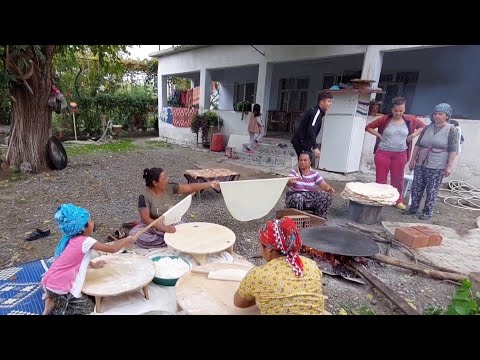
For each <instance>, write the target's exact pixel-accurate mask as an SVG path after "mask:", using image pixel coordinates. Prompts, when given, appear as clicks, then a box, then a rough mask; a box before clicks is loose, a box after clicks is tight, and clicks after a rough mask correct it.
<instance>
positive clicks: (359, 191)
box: [341, 182, 400, 206]
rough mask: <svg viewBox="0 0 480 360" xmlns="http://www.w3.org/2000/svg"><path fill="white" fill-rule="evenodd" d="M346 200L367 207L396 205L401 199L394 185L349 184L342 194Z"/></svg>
mask: <svg viewBox="0 0 480 360" xmlns="http://www.w3.org/2000/svg"><path fill="white" fill-rule="evenodd" d="M341 195H342V197H343V198H344V199H348V200H352V201H355V202H358V203H360V204H365V205H376V206H383V205H395V203H396V201H397V200H398V198H399V197H400V194H399V193H398V190H397V189H395V188H394V187H393V186H392V185H386V184H377V183H361V182H349V183H347V184H346V185H345V190H343V192H342V193H341Z"/></svg>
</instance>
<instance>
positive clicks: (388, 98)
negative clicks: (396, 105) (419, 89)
mask: <svg viewBox="0 0 480 360" xmlns="http://www.w3.org/2000/svg"><path fill="white" fill-rule="evenodd" d="M417 82H418V71H403V72H393V73H388V74H381V75H380V80H379V82H378V87H380V88H382V89H383V90H384V91H385V94H377V96H376V98H375V100H377V101H382V102H383V103H382V105H381V109H380V112H382V113H389V112H390V110H391V108H392V100H393V98H394V97H396V96H402V97H404V98H405V100H407V104H406V106H405V112H406V113H409V112H410V108H411V106H412V101H413V94H414V93H415V87H416V85H417Z"/></svg>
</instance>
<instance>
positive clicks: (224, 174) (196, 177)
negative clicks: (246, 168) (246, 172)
mask: <svg viewBox="0 0 480 360" xmlns="http://www.w3.org/2000/svg"><path fill="white" fill-rule="evenodd" d="M183 176H185V178H186V179H187V182H188V183H189V184H192V183H205V182H209V181H214V180H217V181H236V180H238V179H239V178H240V174H239V173H237V172H234V171H231V170H229V169H223V168H219V169H199V170H185V173H184V174H183ZM215 191H217V192H220V191H219V190H215ZM201 193H202V191H199V192H198V193H197V195H198V196H200V194H201Z"/></svg>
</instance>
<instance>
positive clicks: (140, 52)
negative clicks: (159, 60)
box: [129, 45, 172, 60]
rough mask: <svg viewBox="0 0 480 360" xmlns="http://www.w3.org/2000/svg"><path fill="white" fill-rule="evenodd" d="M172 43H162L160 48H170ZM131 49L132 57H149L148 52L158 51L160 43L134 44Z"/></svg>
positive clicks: (141, 58)
mask: <svg viewBox="0 0 480 360" xmlns="http://www.w3.org/2000/svg"><path fill="white" fill-rule="evenodd" d="M171 46H172V45H160V49H162V50H163V49H168V48H169V47H171ZM129 51H130V54H131V55H130V57H131V58H133V59H140V60H143V59H147V58H148V54H149V53H152V52H154V51H158V45H140V46H134V47H133V48H130V49H129Z"/></svg>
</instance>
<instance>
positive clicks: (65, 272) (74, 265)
mask: <svg viewBox="0 0 480 360" xmlns="http://www.w3.org/2000/svg"><path fill="white" fill-rule="evenodd" d="M55 220H56V222H57V224H58V228H59V229H60V231H61V232H62V234H63V236H62V238H61V239H60V242H59V243H58V246H57V248H56V249H55V261H54V262H53V264H52V266H51V267H50V269H48V271H47V272H46V273H45V275H44V276H43V278H42V282H41V283H42V285H43V288H44V289H45V292H46V296H45V310H44V315H49V314H51V313H52V314H54V315H74V314H82V315H84V314H90V313H91V312H92V311H93V308H94V303H93V301H92V300H91V299H90V298H89V297H87V296H85V295H83V294H82V287H83V283H84V281H85V275H86V273H87V267H88V266H90V267H92V268H100V267H102V266H103V265H104V264H105V262H103V261H97V262H95V263H94V262H91V261H90V257H91V253H92V249H93V250H97V251H103V252H108V253H114V252H117V251H119V250H120V249H121V248H122V247H124V246H126V245H129V244H132V243H133V242H134V241H135V238H134V237H132V236H128V237H126V238H124V239H122V240H120V241H117V242H115V243H114V244H112V245H106V244H102V243H100V242H98V241H97V240H95V239H94V238H92V237H91V235H92V233H93V231H94V227H95V224H94V221H93V220H92V218H91V216H90V213H89V212H88V211H87V210H85V209H83V208H81V207H78V206H75V205H73V204H63V205H61V206H60V207H59V208H58V209H57V211H56V213H55Z"/></svg>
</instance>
